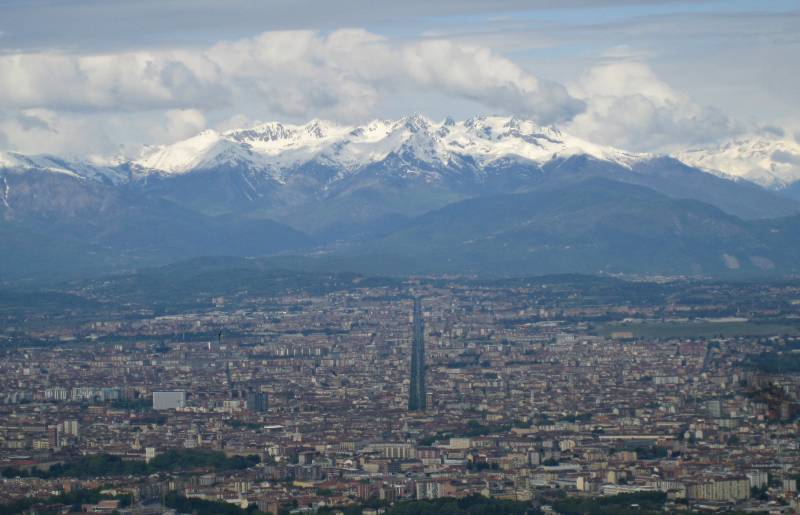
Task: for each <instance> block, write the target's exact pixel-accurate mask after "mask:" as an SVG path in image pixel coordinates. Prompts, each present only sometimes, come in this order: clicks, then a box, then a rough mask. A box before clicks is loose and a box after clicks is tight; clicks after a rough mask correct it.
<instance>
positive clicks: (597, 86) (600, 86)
mask: <svg viewBox="0 0 800 515" xmlns="http://www.w3.org/2000/svg"><path fill="white" fill-rule="evenodd" d="M570 93H572V94H573V95H575V96H576V97H578V98H581V99H583V100H584V101H585V102H586V105H587V108H586V111H585V112H583V113H581V114H579V115H578V116H576V117H575V118H574V120H573V121H572V122H571V123H570V125H569V127H568V128H569V130H570V131H572V132H574V133H575V134H577V135H580V136H583V137H585V138H587V139H590V140H592V141H595V142H598V143H605V144H611V145H614V146H617V147H621V148H625V149H631V150H645V151H669V150H674V149H677V148H680V147H684V146H687V145H699V144H706V143H710V142H714V141H717V140H719V139H720V138H724V137H726V136H730V135H732V134H735V133H737V132H738V131H739V128H738V127H737V125H736V123H735V122H734V121H733V120H731V119H729V118H728V117H727V116H725V115H724V114H723V113H721V112H720V111H718V110H716V109H713V108H710V107H703V106H700V105H698V104H696V103H695V102H693V101H692V100H691V99H690V98H688V97H687V96H685V95H683V94H681V93H679V92H677V91H675V90H674V89H673V88H671V87H670V86H669V85H668V84H667V83H665V82H664V81H662V80H661V79H659V78H658V77H657V76H656V75H655V73H653V71H652V70H651V69H650V68H649V67H648V66H647V65H646V64H644V63H642V62H637V61H621V62H613V63H606V64H600V65H597V66H594V67H592V68H591V69H589V70H588V71H587V72H586V73H585V74H584V75H583V77H582V78H581V80H580V81H578V82H576V83H575V84H573V85H571V87H570Z"/></svg>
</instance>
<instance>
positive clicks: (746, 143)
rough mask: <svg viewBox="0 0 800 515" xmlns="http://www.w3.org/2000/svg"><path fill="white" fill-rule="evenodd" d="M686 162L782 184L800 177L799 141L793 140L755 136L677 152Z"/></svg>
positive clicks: (765, 183)
mask: <svg viewBox="0 0 800 515" xmlns="http://www.w3.org/2000/svg"><path fill="white" fill-rule="evenodd" d="M676 157H677V158H678V159H680V160H681V161H683V162H684V163H686V164H688V165H690V166H694V167H697V168H700V169H702V170H705V171H708V172H711V173H714V174H716V175H720V176H724V177H728V178H730V177H734V178H738V179H745V180H748V181H751V182H755V183H756V184H759V185H761V186H764V187H767V188H776V189H779V188H783V187H785V186H787V185H789V184H791V183H793V182H796V181H800V144H798V143H797V142H795V141H792V140H785V139H776V138H766V137H752V138H743V139H737V140H732V141H728V142H725V143H722V144H720V145H718V146H716V147H711V148H701V149H692V150H687V151H684V152H681V153H679V154H678V155H677V156H676Z"/></svg>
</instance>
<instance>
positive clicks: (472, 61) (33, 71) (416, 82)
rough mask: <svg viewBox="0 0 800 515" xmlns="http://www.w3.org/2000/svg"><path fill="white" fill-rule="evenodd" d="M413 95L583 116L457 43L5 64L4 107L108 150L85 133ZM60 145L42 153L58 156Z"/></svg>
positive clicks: (510, 66)
mask: <svg viewBox="0 0 800 515" xmlns="http://www.w3.org/2000/svg"><path fill="white" fill-rule="evenodd" d="M409 92H417V93H420V94H431V93H433V94H438V95H441V96H442V97H444V98H449V99H461V100H462V101H464V102H475V103H478V104H479V105H482V106H484V107H485V109H486V110H487V111H493V112H494V111H501V112H509V113H515V114H520V115H526V116H529V117H531V118H533V119H535V120H537V121H539V122H542V123H555V122H561V121H564V120H568V119H570V118H571V117H572V116H573V115H574V114H575V113H576V112H578V111H580V110H581V109H582V103H581V102H580V101H578V100H576V99H574V98H572V97H571V96H570V95H569V94H568V93H567V90H566V88H564V87H563V86H562V85H560V84H556V83H553V82H549V81H546V80H543V79H540V78H538V77H536V76H534V75H532V74H531V73H529V72H527V71H525V70H523V69H522V68H520V67H519V66H518V65H516V64H515V63H513V62H512V61H510V60H509V59H506V58H504V57H502V56H500V55H498V54H496V53H494V52H492V51H491V50H489V49H487V48H483V47H480V46H471V45H464V44H458V43H453V42H450V41H447V40H424V41H411V42H394V41H390V40H387V39H385V38H383V37H381V36H378V35H376V34H373V33H370V32H368V31H365V30H361V29H342V30H337V31H334V32H332V33H329V34H321V33H319V32H315V31H275V32H266V33H263V34H261V35H259V36H256V37H252V38H244V39H239V40H235V41H228V42H220V43H217V44H215V45H213V46H211V47H208V48H199V49H183V50H162V51H140V52H123V53H117V54H105V55H71V54H48V53H21V54H7V55H0V105H3V106H4V107H5V108H6V109H16V110H17V111H22V110H30V109H41V110H45V111H47V112H50V113H58V114H59V116H60V117H61V118H60V123H61V124H65V123H67V124H70V129H68V130H66V131H65V133H64V134H63V135H62V136H61V137H64V138H66V137H73V138H80V137H84V138H86V137H89V136H87V135H88V134H92V137H93V138H94V141H95V143H97V144H98V145H99V144H101V143H102V142H105V141H107V139H108V138H107V136H106V135H105V134H100V135H99V137H96V136H95V135H94V132H96V131H94V130H93V129H90V128H87V130H86V131H82V132H75V130H74V129H76V128H77V127H75V126H74V125H76V124H77V125H83V124H84V123H88V122H89V121H90V120H94V121H95V122H98V123H100V125H104V126H106V128H107V127H108V126H115V125H117V124H118V120H119V119H120V117H123V116H128V117H129V118H131V119H132V123H131V128H132V129H133V128H135V127H136V126H137V125H138V124H139V121H138V120H141V119H145V118H147V119H149V120H150V121H151V122H152V121H153V120H154V119H159V121H158V122H157V123H156V124H155V125H154V126H153V127H152V128H150V129H146V132H145V133H144V134H138V135H137V136H136V137H138V138H139V140H140V141H142V140H144V141H146V142H155V141H156V140H158V139H159V138H165V139H167V140H169V139H173V138H174V137H175V136H177V135H178V134H186V133H187V131H189V130H190V129H191V128H194V127H204V126H205V125H206V119H211V118H212V117H211V116H210V115H211V114H212V113H217V114H215V115H214V116H213V118H215V119H216V120H220V119H224V118H230V117H231V116H234V115H236V114H237V113H242V114H244V115H245V116H247V117H248V118H264V117H274V118H287V117H288V118H298V119H303V118H311V117H321V118H330V119H334V120H339V121H347V122H352V121H363V120H364V119H367V118H371V117H374V116H375V115H378V114H379V113H378V112H377V106H378V105H379V104H381V103H385V102H386V101H387V98H391V97H392V95H401V94H402V95H408V94H409ZM412 109H413V106H412ZM156 112H158V113H156ZM81 117H83V119H82V120H80V119H79V118H81ZM159 117H166V121H164V120H163V119H161V118H159ZM67 120H69V121H67ZM164 124H166V125H164ZM6 125H8V123H7V124H6ZM12 125H14V124H12ZM18 125H19V124H16V125H14V126H13V127H10V128H7V129H8V130H7V131H6V132H7V133H8V134H10V136H9V139H10V140H11V142H12V144H14V145H15V146H17V147H25V148H28V147H29V146H30V145H29V142H30V140H31V135H32V134H33V132H31V131H25V130H24V128H23V127H19V126H18ZM34 132H35V131H34ZM101 132H105V131H101ZM112 132H113V133H114V134H120V133H121V132H124V131H117V130H113V131H112ZM58 141H59V139H58V138H56V139H55V140H52V141H50V142H49V143H48V144H45V145H43V147H47V148H58V147H60V146H62V144H61V143H58ZM64 145H66V143H64ZM77 146H81V145H77Z"/></svg>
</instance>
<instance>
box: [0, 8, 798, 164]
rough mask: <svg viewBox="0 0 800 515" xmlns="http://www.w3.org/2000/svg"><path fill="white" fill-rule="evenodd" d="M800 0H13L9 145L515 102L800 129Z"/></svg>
mask: <svg viewBox="0 0 800 515" xmlns="http://www.w3.org/2000/svg"><path fill="white" fill-rule="evenodd" d="M799 65H800V0H768V1H767V0H707V1H674V2H673V1H669V0H558V1H544V0H541V1H539V0H525V1H522V0H438V1H437V2H430V1H427V0H426V1H421V0H403V1H402V2H388V1H387V2H377V1H374V0H342V1H336V2H334V1H328V0H325V1H318V2H312V1H306V0H286V1H283V0H281V1H278V0H271V1H255V0H225V1H211V0H137V1H124V2H123V1H113V0H2V9H1V10H0V150H17V151H21V152H27V153H43V152H45V153H56V154H62V155H67V156H80V155H87V154H117V153H123V154H129V155H130V154H133V153H135V152H137V151H138V149H140V148H141V145H145V144H147V145H152V144H161V143H168V142H171V141H176V140H178V139H182V138H185V137H188V136H190V135H193V134H195V133H196V132H198V131H200V130H203V129H205V128H214V129H225V128H230V127H236V126H243V125H247V124H251V123H254V122H256V121H266V120H281V121H288V122H300V121H307V120H309V119H311V118H324V119H330V120H334V121H338V122H343V123H359V122H363V121H366V120H369V119H372V118H375V117H397V116H401V115H405V114H409V113H422V114H425V115H427V116H430V117H432V118H434V119H441V118H444V117H445V116H448V115H451V116H453V117H457V118H461V117H467V116H471V115H474V114H515V115H519V116H526V117H530V118H532V119H534V120H536V121H537V122H539V123H542V124H555V125H558V126H559V127H561V128H562V129H564V130H567V131H570V132H572V133H575V134H577V135H580V136H583V137H586V138H588V139H591V140H594V141H597V142H600V143H605V144H611V145H614V146H617V147H621V148H625V149H630V150H645V151H656V152H666V151H671V150H674V149H678V148H684V147H696V146H704V145H710V144H713V143H714V142H718V141H722V140H725V139H729V138H732V137H737V136H743V135H747V134H755V133H760V134H762V135H765V136H768V137H783V138H800V66H799Z"/></svg>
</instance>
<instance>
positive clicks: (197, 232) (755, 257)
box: [0, 116, 800, 281]
mask: <svg viewBox="0 0 800 515" xmlns="http://www.w3.org/2000/svg"><path fill="white" fill-rule="evenodd" d="M799 147H800V146H798V145H796V144H795V143H794V142H789V141H777V140H766V139H764V140H748V141H744V140H742V141H738V142H732V143H729V144H727V145H723V146H720V147H717V148H711V149H704V150H690V151H686V152H682V153H678V154H676V155H675V156H663V155H653V154H641V153H631V152H625V151H622V150H618V149H615V148H611V147H607V146H602V145H597V144H594V143H591V142H588V141H585V140H583V139H580V138H577V137H574V136H571V135H569V134H565V133H563V132H561V131H560V130H558V129H557V128H554V127H542V126H539V125H537V124H535V123H534V122H532V121H530V120H526V119H520V118H515V117H474V118H471V119H468V120H464V121H455V120H452V119H447V120H444V121H442V122H433V121H431V120H429V119H427V118H425V117H422V116H409V117H405V118H401V119H398V120H377V121H373V122H371V123H369V124H366V125H363V126H356V127H351V126H341V125H337V124H333V123H329V122H324V121H319V120H315V121H312V122H309V123H308V124H305V125H288V124H280V123H266V124H259V125H256V126H254V127H250V128H245V129H236V130H229V131H225V132H216V131H211V130H208V131H204V132H202V133H200V134H198V135H197V136H194V137H192V138H189V139H187V140H184V141H180V142H177V143H174V144H171V145H165V146H159V147H151V148H147V149H145V150H144V151H143V152H142V153H141V155H139V156H138V157H136V158H135V159H129V160H128V159H119V158H116V159H104V160H80V159H65V158H60V157H55V156H42V155H39V156H30V155H22V154H18V153H12V152H5V153H0V238H2V241H4V242H6V244H5V245H4V246H3V247H4V250H3V253H2V255H0V278H3V279H6V280H14V281H17V280H56V279H61V278H69V277H78V276H87V275H102V274H107V273H110V272H119V271H123V270H132V269H136V268H141V267H147V266H156V265H163V264H166V263H171V262H175V261H179V260H182V259H190V258H193V257H197V256H211V255H228V256H269V255H280V254H283V255H292V256H300V255H303V256H305V257H304V258H302V259H299V258H298V259H288V260H287V258H275V262H276V263H281V264H282V265H281V266H289V265H291V264H292V262H293V263H295V264H296V263H301V262H302V263H306V264H309V266H316V267H338V268H344V269H353V271H361V270H364V269H366V270H374V271H376V272H381V273H387V272H388V273H391V272H396V273H486V274H495V275H503V274H537V273H553V272H573V271H580V272H588V273H597V272H606V273H623V274H624V273H637V274H639V273H641V274H697V275H721V274H726V275H729V274H734V275H747V274H766V273H769V274H790V273H795V272H796V271H797V268H798V267H797V265H796V264H795V263H794V259H793V254H794V252H795V251H796V250H798V249H800V246H799V245H798V242H799V241H800V240H798V232H800V230H798V229H800V224H798V219H797V218H796V216H797V215H798V213H800V195H798V193H800V187H798V184H800V182H798V179H800V172H798V163H800V149H799ZM276 266H277V265H276ZM355 269H358V270H355Z"/></svg>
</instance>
